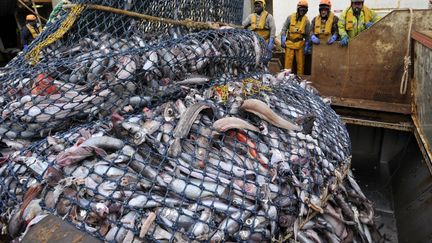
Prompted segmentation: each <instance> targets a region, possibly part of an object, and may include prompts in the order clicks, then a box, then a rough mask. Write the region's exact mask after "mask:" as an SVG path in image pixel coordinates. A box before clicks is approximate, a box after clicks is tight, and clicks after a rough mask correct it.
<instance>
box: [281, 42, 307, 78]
mask: <svg viewBox="0 0 432 243" xmlns="http://www.w3.org/2000/svg"><path fill="white" fill-rule="evenodd" d="M294 57H295V58H296V63H297V75H303V74H304V61H305V57H304V49H303V47H302V48H299V49H290V48H288V47H287V48H285V69H291V70H293V62H294Z"/></svg>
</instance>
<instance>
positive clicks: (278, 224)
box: [0, 0, 373, 242]
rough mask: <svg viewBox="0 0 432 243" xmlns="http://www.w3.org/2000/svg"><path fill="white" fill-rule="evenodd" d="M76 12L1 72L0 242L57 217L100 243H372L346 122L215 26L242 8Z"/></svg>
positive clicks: (260, 47)
mask: <svg viewBox="0 0 432 243" xmlns="http://www.w3.org/2000/svg"><path fill="white" fill-rule="evenodd" d="M73 3H74V4H76V3H79V4H78V5H72V6H66V7H65V9H64V10H62V11H61V12H60V15H59V16H58V18H57V20H56V21H54V22H53V23H52V24H50V25H48V26H47V27H46V29H45V31H44V32H43V33H42V34H41V35H40V36H39V37H38V38H37V39H36V40H35V41H34V42H33V43H32V44H31V45H30V47H29V51H28V52H26V53H23V54H21V55H20V56H18V57H17V58H15V59H14V60H13V61H12V62H11V63H9V64H8V66H7V67H5V68H3V69H1V71H0V86H1V92H2V93H1V95H0V103H1V106H0V107H1V111H2V113H1V118H0V119H1V120H0V121H1V122H0V136H1V138H2V140H1V143H0V146H1V150H0V151H1V153H2V156H1V158H0V176H1V178H2V179H1V180H0V193H1V194H0V212H1V215H0V222H1V224H2V225H3V229H2V232H7V234H9V235H10V236H11V237H13V238H15V237H20V236H22V234H23V232H24V230H25V229H26V227H31V225H32V224H34V223H36V222H37V221H38V220H40V218H41V217H43V216H44V215H47V214H54V215H58V216H60V217H61V218H63V219H64V220H67V221H68V222H70V223H72V224H73V225H75V226H76V227H78V228H79V229H81V230H82V231H83V232H86V233H89V234H91V235H93V236H95V237H97V238H99V239H101V240H106V241H109V242H133V241H174V242H185V241H213V242H220V241H252V242H253V241H264V242H269V241H275V240H277V241H280V242H288V241H289V240H291V239H298V240H300V241H303V242H307V241H308V240H313V239H318V240H319V239H322V240H325V241H332V242H340V241H344V242H349V241H358V242H371V241H372V236H371V235H372V233H371V232H372V231H373V209H372V204H371V202H370V201H369V200H367V198H366V197H365V196H364V194H363V193H362V192H361V190H360V188H359V186H358V185H357V183H356V182H355V180H354V179H353V178H352V175H351V173H350V171H349V166H350V153H351V147H350V141H349V137H348V133H347V131H346V128H345V126H344V125H343V124H342V123H341V121H340V119H339V117H338V116H337V115H336V113H335V112H334V111H333V110H332V109H331V108H330V106H329V105H328V104H327V103H325V100H324V99H322V98H320V97H319V96H317V95H316V94H315V93H316V90H314V89H313V88H312V87H311V86H310V85H309V84H308V83H307V82H305V81H301V80H300V79H298V77H296V76H294V75H291V74H290V73H289V71H284V72H282V73H280V74H278V75H277V76H272V75H270V74H268V73H267V70H266V64H267V62H268V61H269V59H270V57H271V53H270V52H269V51H268V50H267V48H266V44H265V42H264V40H263V39H262V38H260V37H258V36H256V35H255V34H253V33H251V32H249V31H245V30H238V29H232V28H231V27H229V26H227V25H226V24H222V23H221V22H225V23H232V24H237V23H240V20H241V12H242V11H241V7H239V6H242V4H243V3H242V2H240V1H205V2H203V1H201V2H195V1H106V0H104V1H74V2H73ZM81 3H85V4H86V5H80V4H81ZM89 4H99V5H103V6H105V7H107V6H108V7H113V8H114V10H113V9H111V10H110V11H105V10H101V9H95V8H94V7H92V6H94V5H89ZM118 10H125V11H128V12H124V11H123V12H118ZM113 11H117V12H116V13H113ZM136 14H150V15H152V16H159V17H163V18H168V19H170V21H171V20H173V21H174V20H175V21H180V22H175V21H174V22H173V21H171V22H170V21H168V22H167V21H165V20H166V19H165V20H164V19H158V20H157V21H155V20H154V19H152V18H149V17H148V16H147V17H146V16H141V15H140V16H141V17H139V18H137V17H136V16H137V15H136ZM132 15H134V16H135V17H131V16H132ZM183 20H184V22H181V21H183ZM193 21H200V22H199V23H197V22H193ZM210 22H211V23H210ZM216 22H217V23H216ZM203 29H205V30H203Z"/></svg>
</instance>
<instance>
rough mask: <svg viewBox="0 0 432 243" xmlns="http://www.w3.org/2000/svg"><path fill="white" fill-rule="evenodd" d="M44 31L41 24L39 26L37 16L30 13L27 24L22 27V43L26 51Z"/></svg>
mask: <svg viewBox="0 0 432 243" xmlns="http://www.w3.org/2000/svg"><path fill="white" fill-rule="evenodd" d="M41 31H42V27H41V26H37V22H36V16H35V15H33V14H29V15H27V16H26V25H25V26H24V27H23V28H22V29H21V43H22V44H23V47H24V51H27V49H28V45H29V44H30V43H31V42H32V41H33V40H34V39H35V38H36V37H37V36H38V35H39V33H40V32H41Z"/></svg>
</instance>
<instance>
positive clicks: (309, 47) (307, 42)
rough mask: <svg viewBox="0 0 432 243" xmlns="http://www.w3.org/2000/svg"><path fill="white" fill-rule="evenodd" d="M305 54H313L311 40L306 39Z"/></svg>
mask: <svg viewBox="0 0 432 243" xmlns="http://www.w3.org/2000/svg"><path fill="white" fill-rule="evenodd" d="M304 54H305V55H309V54H311V44H310V42H309V41H306V44H305V47H304Z"/></svg>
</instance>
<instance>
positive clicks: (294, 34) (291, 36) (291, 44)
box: [281, 0, 311, 75]
mask: <svg viewBox="0 0 432 243" xmlns="http://www.w3.org/2000/svg"><path fill="white" fill-rule="evenodd" d="M307 11H308V2H307V1H306V0H300V1H299V2H298V4H297V12H296V13H293V14H292V15H291V16H288V18H287V19H286V21H285V23H284V25H283V27H282V32H281V45H282V47H283V48H285V69H292V65H293V62H294V57H295V58H296V63H297V74H300V75H301V74H304V59H305V57H304V55H305V54H310V37H309V35H310V29H311V28H310V23H309V20H308V18H307V17H306V13H307Z"/></svg>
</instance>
